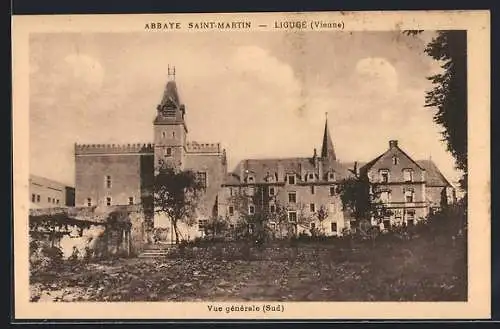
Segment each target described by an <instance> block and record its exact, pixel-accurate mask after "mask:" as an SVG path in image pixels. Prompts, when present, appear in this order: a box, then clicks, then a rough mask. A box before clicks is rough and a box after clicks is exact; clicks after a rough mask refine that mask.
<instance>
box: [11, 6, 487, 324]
mask: <svg viewBox="0 0 500 329" xmlns="http://www.w3.org/2000/svg"><path fill="white" fill-rule="evenodd" d="M335 17H337V16H335ZM313 18H314V16H313ZM343 19H345V18H343ZM258 26H259V27H263V26H265V29H262V30H259V29H258V28H257V23H255V22H254V21H252V18H251V17H249V18H248V19H246V18H241V17H234V18H233V17H231V16H228V17H226V16H224V17H222V18H219V19H214V18H213V17H210V18H204V17H203V16H201V17H200V15H198V16H196V17H190V15H184V16H183V19H182V20H179V19H178V18H177V17H166V18H165V17H163V18H161V17H160V18H156V19H152V20H148V19H145V18H143V19H141V20H138V23H137V27H138V29H136V30H132V31H107V30H105V29H103V30H101V31H98V30H92V29H91V30H89V31H84V30H81V31H78V29H73V30H70V31H60V32H57V31H43V30H42V31H31V32H30V33H29V35H28V36H27V38H26V44H27V47H28V49H29V50H28V51H27V53H26V55H25V57H26V59H27V61H28V64H29V65H28V66H27V67H26V68H25V69H26V72H25V73H24V74H25V76H26V77H25V80H26V82H27V83H28V85H29V88H27V89H25V94H24V96H23V97H24V98H25V99H26V101H25V104H26V105H27V113H26V118H27V121H28V122H27V124H28V127H29V128H28V129H27V131H26V132H25V135H26V139H27V141H26V145H29V151H27V153H26V154H27V155H28V158H27V159H24V161H25V165H24V166H25V168H26V170H27V171H28V173H26V176H29V179H27V183H24V184H25V186H26V187H27V191H26V193H25V194H23V195H27V196H28V198H27V200H23V201H22V202H23V205H25V206H24V207H26V208H27V211H26V213H27V214H28V216H27V217H28V218H27V219H24V221H25V223H26V233H27V236H26V237H24V241H23V244H25V247H23V248H27V253H28V257H29V266H28V268H27V271H28V273H27V274H26V275H27V277H28V278H29V296H27V297H28V298H29V303H30V304H40V303H42V304H43V303H54V302H58V304H68V303H69V304H78V305H81V303H83V302H87V303H89V302H198V303H200V302H201V303H202V306H200V307H203V309H204V311H205V312H208V313H211V314H213V315H216V314H217V313H223V314H226V315H227V314H228V313H232V312H236V313H238V312H260V313H264V314H265V313H270V314H280V313H284V312H285V309H286V308H287V304H286V303H288V302H465V303H466V302H468V301H469V298H470V284H471V283H470V274H469V269H470V268H469V267H470V266H469V265H470V261H471V257H474V255H471V254H470V248H469V247H470V244H471V241H476V240H471V235H470V233H469V227H470V223H471V221H474V220H475V219H474V218H471V216H470V211H469V205H470V201H468V200H470V197H471V195H470V194H471V192H470V191H471V190H470V189H469V186H470V183H469V182H470V181H471V180H470V177H471V176H470V175H469V167H470V166H469V163H470V159H471V158H470V157H469V155H470V154H471V153H470V152H468V150H470V148H471V146H470V142H469V138H470V130H469V135H468V127H469V129H470V122H471V120H473V119H471V114H470V113H471V112H470V108H469V107H470V104H471V102H470V98H469V97H470V96H469V92H470V88H471V82H470V73H468V72H470V65H471V64H470V63H471V59H470V55H469V46H468V38H469V40H470V35H468V33H469V32H468V31H467V28H461V29H458V28H450V29H446V28H443V29H438V28H434V29H426V28H425V27H423V28H422V27H419V26H417V27H413V28H408V29H405V28H398V29H386V30H384V29H380V30H377V29H353V30H349V28H348V26H349V22H348V20H346V21H344V20H337V19H336V18H335V19H333V18H332V19H330V20H325V19H324V18H321V19H317V20H314V19H311V18H307V19H306V18H305V17H302V16H300V15H299V16H297V17H296V18H293V19H291V18H288V19H273V17H272V16H269V17H267V18H266V23H264V24H259V25H258ZM476 81H477V79H476ZM475 133H479V131H476V132H475ZM483 151H484V152H486V150H483ZM488 152H489V151H488ZM485 156H489V155H488V154H486V155H485ZM486 169H488V170H489V168H486ZM477 171H478V170H477V169H476V172H477ZM476 182H479V183H480V181H476ZM476 186H477V185H476ZM479 189H480V190H481V191H482V190H483V189H484V186H482V187H479ZM477 190H478V189H477V188H476V190H475V192H474V193H477ZM480 193H482V192H480ZM488 198H489V195H488ZM488 200H489V199H488ZM477 221H478V222H480V220H479V219H478V220H477ZM487 221H489V219H488V220H487ZM488 234H489V233H488ZM486 238H489V235H488V236H487V237H486V236H485V239H486ZM475 239H478V240H480V239H482V238H481V237H480V236H479V237H478V236H476V237H475ZM17 243H19V244H21V242H20V241H18V242H16V246H17ZM27 261H28V260H27ZM221 303H224V304H221ZM247 303H251V304H247ZM124 304H127V303H124ZM222 305H223V306H222ZM115 307H117V306H115Z"/></svg>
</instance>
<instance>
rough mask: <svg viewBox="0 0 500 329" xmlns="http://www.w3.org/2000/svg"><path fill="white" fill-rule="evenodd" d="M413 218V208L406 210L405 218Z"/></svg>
mask: <svg viewBox="0 0 500 329" xmlns="http://www.w3.org/2000/svg"><path fill="white" fill-rule="evenodd" d="M414 219H415V210H413V209H408V210H407V211H406V220H414Z"/></svg>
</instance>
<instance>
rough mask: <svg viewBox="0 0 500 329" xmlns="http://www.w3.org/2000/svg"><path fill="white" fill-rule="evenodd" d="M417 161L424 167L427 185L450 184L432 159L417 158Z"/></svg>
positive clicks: (445, 185) (448, 185)
mask: <svg viewBox="0 0 500 329" xmlns="http://www.w3.org/2000/svg"><path fill="white" fill-rule="evenodd" d="M417 162H418V163H419V164H420V166H421V167H423V168H424V169H425V177H426V185H427V186H443V187H450V186H452V185H451V184H450V182H449V181H448V180H447V179H446V178H445V177H444V175H443V174H442V173H441V171H440V170H439V168H438V167H437V166H436V164H435V163H434V162H433V161H432V160H417Z"/></svg>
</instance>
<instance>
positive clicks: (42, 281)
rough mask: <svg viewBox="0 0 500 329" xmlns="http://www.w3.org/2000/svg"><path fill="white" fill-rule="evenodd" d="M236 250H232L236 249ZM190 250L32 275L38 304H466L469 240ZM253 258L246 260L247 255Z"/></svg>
mask: <svg viewBox="0 0 500 329" xmlns="http://www.w3.org/2000/svg"><path fill="white" fill-rule="evenodd" d="M231 248H232V249H231ZM238 248H241V246H238V245H234V246H230V245H228V244H227V243H226V244H222V243H221V244H216V245H212V246H207V247H195V248H191V247H190V248H188V249H187V250H186V251H185V252H184V254H182V255H177V256H175V255H173V256H172V257H171V258H168V259H163V260H160V259H140V258H127V259H117V260H108V261H100V262H94V263H78V264H70V263H64V264H62V265H61V266H60V267H59V268H57V269H56V268H54V269H52V270H48V271H45V272H38V273H36V274H32V276H31V284H30V287H31V300H32V301H39V302H41V301H258V300H266V301H465V300H467V264H466V246H465V243H464V241H462V240H461V239H460V240H457V241H451V240H450V239H440V240H439V239H438V240H434V239H432V240H431V239H428V238H416V239H414V240H410V241H406V240H405V241H390V242H387V241H383V240H381V241H376V243H375V244H372V243H371V242H364V243H354V244H349V245H348V246H346V245H343V246H339V245H338V244H335V243H328V242H323V243H314V242H308V243H299V244H298V245H297V246H290V245H287V244H273V245H266V246H264V247H262V248H261V249H253V250H248V249H247V250H246V252H244V253H234V252H233V253H231V252H230V253H228V252H227V250H228V249H231V250H233V251H234V250H238ZM241 255H246V256H244V257H243V256H241Z"/></svg>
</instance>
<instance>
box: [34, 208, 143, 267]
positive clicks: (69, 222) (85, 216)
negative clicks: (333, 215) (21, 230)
mask: <svg viewBox="0 0 500 329" xmlns="http://www.w3.org/2000/svg"><path fill="white" fill-rule="evenodd" d="M144 219H145V216H144V211H143V209H142V207H140V206H137V205H135V206H112V207H80V208H66V209H37V210H34V211H31V213H30V238H31V240H37V241H40V242H42V243H45V244H48V245H55V246H58V247H60V248H61V250H62V251H63V255H64V257H65V258H68V257H70V256H71V255H72V254H73V252H74V250H75V249H76V250H78V254H79V257H84V255H85V253H86V249H87V248H88V249H90V250H91V251H92V252H93V255H94V256H97V257H98V256H109V255H134V254H138V253H140V252H141V251H142V249H143V247H144V245H145V244H146V243H148V236H149V235H148V231H147V225H146V222H145V220H144Z"/></svg>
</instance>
